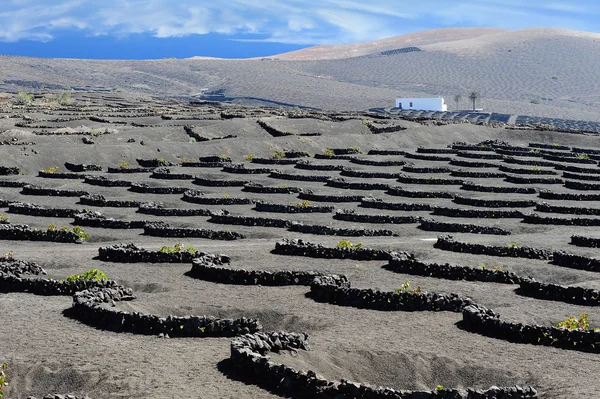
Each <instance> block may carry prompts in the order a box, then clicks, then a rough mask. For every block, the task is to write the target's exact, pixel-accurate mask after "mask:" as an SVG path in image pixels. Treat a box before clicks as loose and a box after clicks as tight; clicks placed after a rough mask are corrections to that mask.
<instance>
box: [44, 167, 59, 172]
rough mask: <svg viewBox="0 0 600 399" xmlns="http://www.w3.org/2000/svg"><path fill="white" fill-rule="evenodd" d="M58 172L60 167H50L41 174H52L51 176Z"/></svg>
mask: <svg viewBox="0 0 600 399" xmlns="http://www.w3.org/2000/svg"><path fill="white" fill-rule="evenodd" d="M59 171H60V166H50V167H48V168H46V169H44V170H42V172H44V173H52V174H55V173H58V172H59Z"/></svg>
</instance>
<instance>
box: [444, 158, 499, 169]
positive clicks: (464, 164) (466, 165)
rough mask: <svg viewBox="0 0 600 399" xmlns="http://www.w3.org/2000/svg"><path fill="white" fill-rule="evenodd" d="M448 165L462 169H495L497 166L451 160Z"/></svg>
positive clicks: (479, 162) (486, 163)
mask: <svg viewBox="0 0 600 399" xmlns="http://www.w3.org/2000/svg"><path fill="white" fill-rule="evenodd" d="M449 163H450V165H453V166H460V167H463V168H497V167H498V165H496V164H495V163H490V162H481V161H465V160H464V159H451V160H450V162H449Z"/></svg>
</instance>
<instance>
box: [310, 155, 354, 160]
mask: <svg viewBox="0 0 600 399" xmlns="http://www.w3.org/2000/svg"><path fill="white" fill-rule="evenodd" d="M314 158H315V159H333V160H335V159H339V160H350V159H353V158H355V157H353V156H352V155H328V154H315V156H314Z"/></svg>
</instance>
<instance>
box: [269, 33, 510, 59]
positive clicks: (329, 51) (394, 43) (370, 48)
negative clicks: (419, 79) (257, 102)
mask: <svg viewBox="0 0 600 399" xmlns="http://www.w3.org/2000/svg"><path fill="white" fill-rule="evenodd" d="M503 32H506V30H504V29H498V28H443V29H431V30H426V31H422V32H415V33H410V34H407V35H402V36H395V37H390V38H386V39H382V40H375V41H371V42H365V43H356V44H346V45H339V46H314V47H309V48H306V49H302V50H297V51H291V52H289V53H283V54H279V55H276V56H273V58H278V59H281V60H290V61H302V60H304V61H307V60H333V59H342V58H350V57H359V56H363V55H368V54H375V53H379V52H382V51H389V50H396V49H400V48H403V47H413V46H424V45H432V44H440V43H449V42H455V41H462V40H468V39H475V38H481V37H484V38H485V37H487V36H490V35H495V34H499V33H503Z"/></svg>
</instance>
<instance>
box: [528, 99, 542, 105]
mask: <svg viewBox="0 0 600 399" xmlns="http://www.w3.org/2000/svg"><path fill="white" fill-rule="evenodd" d="M530 103H532V104H541V101H540V100H538V99H537V98H534V99H533V100H531V101H530Z"/></svg>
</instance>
